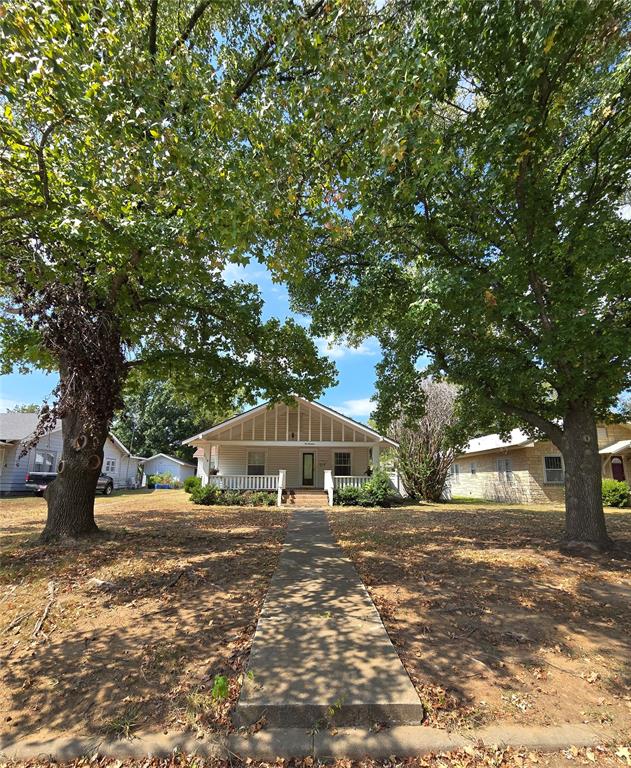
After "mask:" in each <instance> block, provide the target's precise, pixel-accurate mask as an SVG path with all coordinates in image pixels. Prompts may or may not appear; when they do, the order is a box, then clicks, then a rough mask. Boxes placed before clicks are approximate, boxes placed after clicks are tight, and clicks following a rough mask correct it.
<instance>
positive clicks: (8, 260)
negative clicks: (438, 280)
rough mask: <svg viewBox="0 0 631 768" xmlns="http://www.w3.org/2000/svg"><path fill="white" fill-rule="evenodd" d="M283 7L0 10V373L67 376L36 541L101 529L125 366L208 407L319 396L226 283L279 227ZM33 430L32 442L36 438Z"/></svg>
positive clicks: (108, 5)
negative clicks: (274, 82) (264, 79)
mask: <svg viewBox="0 0 631 768" xmlns="http://www.w3.org/2000/svg"><path fill="white" fill-rule="evenodd" d="M322 7H323V4H322V3H316V4H315V5H314V6H313V7H310V8H307V9H303V8H300V7H297V6H295V5H294V4H293V3H291V2H278V3H270V4H267V3H244V2H237V1H235V2H222V3H212V2H209V1H208V0H199V2H196V3H193V2H186V0H184V1H183V2H182V1H180V2H172V1H171V0H151V2H140V0H126V1H125V2H118V0H91V1H90V2H75V0H43V1H42V2H32V1H31V0H10V2H6V3H3V4H2V5H1V6H0V44H1V46H2V51H1V54H2V55H1V56H0V223H1V234H0V283H1V284H2V301H3V322H2V342H3V346H2V351H3V370H4V371H7V370H10V369H12V368H13V367H15V366H16V365H17V366H20V367H21V368H22V369H23V370H24V369H28V368H29V367H31V366H39V367H43V368H45V369H48V370H57V371H58V372H59V376H60V382H59V386H58V388H57V390H56V393H55V398H54V402H53V403H52V404H51V405H50V406H49V407H48V408H46V409H45V410H44V413H43V415H42V418H41V420H40V426H39V429H38V432H37V435H40V434H42V433H43V432H44V431H46V430H47V429H49V428H50V427H51V426H52V424H53V423H54V422H55V421H56V420H58V419H61V422H62V427H63V456H62V460H61V462H60V465H59V468H58V476H57V479H56V480H55V482H53V483H52V484H51V485H50V486H49V489H48V491H47V502H48V519H47V523H46V527H45V530H44V532H43V537H44V538H45V539H53V538H57V537H59V536H62V535H69V536H81V535H85V534H90V533H92V532H94V531H96V530H97V528H96V524H95V521H94V508H93V502H94V490H95V485H96V481H97V477H98V474H99V471H100V468H101V462H102V457H103V444H104V440H105V437H106V435H107V431H108V427H109V424H110V421H111V418H112V415H113V413H114V411H115V410H116V409H117V408H118V407H120V404H121V402H120V395H121V390H122V387H123V384H124V382H125V380H126V378H127V376H128V374H129V371H130V370H132V369H133V368H138V367H141V366H142V367H143V368H144V369H145V373H144V375H145V376H146V377H150V376H153V377H156V378H159V379H161V380H167V379H169V380H171V381H172V382H174V384H175V385H176V386H177V387H178V388H179V389H181V390H185V391H189V392H190V391H191V390H195V392H196V396H197V397H198V398H200V399H201V400H202V401H204V400H205V402H206V403H207V405H208V407H209V408H210V409H213V410H215V411H218V410H221V409H224V408H226V407H227V406H228V405H230V404H234V403H235V402H236V401H238V400H239V398H240V397H242V395H243V393H246V395H247V398H248V399H250V400H253V399H256V398H258V397H259V396H263V397H266V398H267V397H271V398H288V397H290V395H291V394H292V393H298V394H301V395H304V396H308V397H313V396H314V395H315V394H317V393H318V392H320V391H321V390H322V389H323V387H324V386H326V384H327V383H329V382H330V381H331V377H332V369H331V366H330V364H329V363H328V362H326V361H324V360H322V359H320V358H319V357H318V355H317V352H316V349H315V347H314V345H313V343H312V341H311V340H310V339H309V338H308V336H307V335H306V333H305V331H304V330H303V329H302V328H301V327H300V326H298V325H297V324H295V323H293V322H291V321H289V322H286V323H284V324H281V323H280V322H278V321H276V320H267V321H264V320H263V318H262V312H261V310H262V302H261V300H260V297H259V294H258V291H257V289H256V287H255V286H252V285H248V284H244V283H239V282H236V283H235V282H232V281H228V280H226V279H225V272H224V270H225V267H226V265H227V264H230V263H231V262H238V263H241V262H243V261H244V258H245V256H244V254H247V251H248V248H249V246H250V244H251V242H252V241H253V239H254V236H255V234H256V231H257V228H258V226H259V225H260V222H261V221H264V220H265V219H266V217H267V216H268V215H269V216H272V215H273V213H272V211H273V206H274V194H275V190H274V185H273V183H272V182H273V173H271V172H269V171H268V172H266V173H260V172H259V171H260V169H259V168H258V167H256V166H253V165H252V161H253V158H252V155H251V153H250V151H249V150H250V140H249V132H250V127H251V126H250V124H251V122H252V121H253V120H255V119H256V117H257V113H256V110H254V109H253V108H252V101H253V99H254V91H255V89H256V87H257V84H258V82H259V80H258V78H259V75H260V74H261V73H262V72H264V70H265V66H266V61H267V55H268V53H269V51H270V49H271V48H272V42H271V41H272V40H282V39H283V36H285V35H290V34H291V32H292V30H293V29H295V28H300V26H301V25H304V24H307V23H308V22H309V21H310V19H314V18H316V17H317V16H318V14H319V13H321V12H322ZM37 435H36V436H37Z"/></svg>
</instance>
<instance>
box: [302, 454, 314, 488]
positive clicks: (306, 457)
mask: <svg viewBox="0 0 631 768" xmlns="http://www.w3.org/2000/svg"><path fill="white" fill-rule="evenodd" d="M314 464H315V462H314V455H313V453H303V454H302V484H303V485H313V467H314Z"/></svg>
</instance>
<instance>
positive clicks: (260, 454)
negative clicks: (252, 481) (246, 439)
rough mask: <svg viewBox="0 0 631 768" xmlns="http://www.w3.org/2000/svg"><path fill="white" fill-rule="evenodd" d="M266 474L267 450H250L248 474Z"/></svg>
mask: <svg viewBox="0 0 631 768" xmlns="http://www.w3.org/2000/svg"><path fill="white" fill-rule="evenodd" d="M264 474H265V451H248V475H264Z"/></svg>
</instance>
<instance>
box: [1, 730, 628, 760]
mask: <svg viewBox="0 0 631 768" xmlns="http://www.w3.org/2000/svg"><path fill="white" fill-rule="evenodd" d="M615 735H616V734H615V732H613V731H605V730H601V729H595V728H592V727H590V726H588V725H583V724H579V725H573V724H567V725H559V726H519V725H506V726H499V725H496V726H492V727H489V728H482V729H480V730H472V731H464V732H463V731H460V732H456V731H451V732H450V731H445V730H442V729H439V728H426V727H424V726H418V725H400V726H395V727H393V728H388V729H384V730H382V731H379V732H377V733H373V732H371V731H370V730H369V729H367V728H340V729H339V730H337V731H336V732H335V733H331V732H329V731H321V732H318V733H315V734H313V733H312V732H310V731H308V730H305V729H303V728H284V729H281V728H271V729H263V730H261V731H259V732H258V733H255V734H252V735H250V736H243V735H241V734H238V733H233V734H230V735H229V736H227V737H225V736H217V737H216V738H215V739H213V738H210V737H209V738H203V739H198V738H196V737H195V736H193V735H192V734H189V733H173V734H165V733H138V734H137V735H136V736H135V737H134V738H133V739H131V740H127V741H111V740H103V739H99V738H98V737H89V736H86V737H63V736H62V737H59V738H55V739H48V740H44V741H37V740H35V739H20V740H18V741H15V742H8V741H4V740H3V741H0V757H2V758H3V759H8V760H32V759H33V758H38V757H39V758H48V759H50V760H54V761H58V762H63V761H71V760H75V759H77V758H80V757H83V756H85V755H94V754H95V753H97V754H99V755H101V756H103V757H112V758H117V759H129V758H146V757H168V756H169V755H172V754H173V753H174V752H181V753H184V754H192V755H199V756H201V757H215V758H220V759H221V758H224V759H227V758H228V757H230V756H231V755H232V756H235V755H236V756H242V757H251V758H259V759H262V760H269V759H271V760H273V759H275V758H276V757H282V758H291V757H304V756H307V755H312V756H313V757H316V758H321V759H326V758H349V759H359V758H362V757H371V758H375V759H379V758H386V757H390V756H391V755H397V757H414V756H417V755H423V754H427V753H428V752H447V751H450V750H454V749H461V748H462V747H466V746H470V745H471V744H476V745H480V746H485V745H486V746H490V745H502V746H506V747H526V748H529V749H536V750H540V751H542V752H554V751H557V750H560V749H566V748H568V747H571V746H575V747H588V746H594V745H596V744H599V743H603V742H606V741H610V740H612V739H615Z"/></svg>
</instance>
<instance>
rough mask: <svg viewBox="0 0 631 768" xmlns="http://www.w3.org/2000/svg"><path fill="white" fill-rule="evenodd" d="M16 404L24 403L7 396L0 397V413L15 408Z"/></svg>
mask: <svg viewBox="0 0 631 768" xmlns="http://www.w3.org/2000/svg"><path fill="white" fill-rule="evenodd" d="M16 405H24V403H22V402H20V401H19V400H10V399H9V398H8V397H0V413H4V412H5V411H7V410H10V409H11V408H15V406H16Z"/></svg>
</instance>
